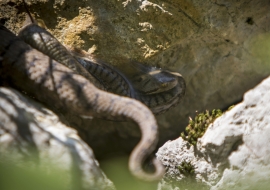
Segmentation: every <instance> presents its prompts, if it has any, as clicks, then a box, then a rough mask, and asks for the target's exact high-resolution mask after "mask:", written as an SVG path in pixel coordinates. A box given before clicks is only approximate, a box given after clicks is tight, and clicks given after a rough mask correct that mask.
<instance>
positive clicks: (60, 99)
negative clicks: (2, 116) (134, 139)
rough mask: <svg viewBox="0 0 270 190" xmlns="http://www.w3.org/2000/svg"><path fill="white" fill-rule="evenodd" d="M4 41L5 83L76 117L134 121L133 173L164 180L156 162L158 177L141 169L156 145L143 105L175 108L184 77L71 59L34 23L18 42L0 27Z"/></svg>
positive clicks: (0, 64) (0, 70)
mask: <svg viewBox="0 0 270 190" xmlns="http://www.w3.org/2000/svg"><path fill="white" fill-rule="evenodd" d="M0 36H1V38H2V39H1V40H0V74H1V76H2V77H1V78H2V79H4V80H6V81H8V83H9V84H11V85H13V86H14V87H15V88H17V89H20V90H23V91H25V92H27V93H28V94H29V95H32V96H34V97H36V98H37V99H38V100H40V101H41V102H47V103H48V102H50V104H54V106H55V107H56V108H59V109H67V110H69V111H71V112H73V113H74V114H78V115H84V116H95V117H102V118H109V119H111V118H118V119H119V118H120V119H123V118H129V119H131V120H133V121H135V122H136V123H137V124H138V126H139V127H140V130H141V133H142V137H141V140H140V142H139V143H138V145H137V146H136V147H135V148H134V150H133V151H132V153H131V156H130V159H129V168H130V171H131V173H132V174H133V175H134V176H136V177H138V178H140V179H143V180H149V181H152V180H158V179H160V178H161V177H162V176H163V174H164V167H163V165H162V164H161V163H160V162H159V161H158V160H157V159H156V158H154V159H153V160H152V162H153V165H154V167H155V172H154V173H146V172H145V171H144V170H143V168H142V165H143V163H144V162H145V160H146V159H147V157H148V156H149V154H151V153H152V152H153V150H154V149H155V146H156V144H157V141H158V130H157V124H156V120H155V117H154V116H153V114H152V112H151V111H150V110H149V109H148V108H147V107H146V106H145V105H147V106H148V107H149V108H150V109H151V110H152V111H153V112H154V113H156V114H158V113H162V112H164V111H166V110H168V109H169V108H170V107H172V106H174V105H176V104H177V103H178V102H179V100H180V99H181V97H182V96H183V95H184V92H185V82H184V79H183V78H182V76H181V75H180V74H178V73H172V72H169V71H163V70H160V69H153V68H152V67H146V66H143V65H138V64H135V67H136V68H139V72H138V73H139V74H138V75H136V76H132V77H130V78H128V77H127V76H125V75H124V74H122V72H120V71H118V70H117V69H115V68H112V67H110V66H108V65H106V64H100V63H96V62H94V61H93V60H91V59H90V58H87V57H84V56H78V55H77V56H76V55H72V54H71V53H70V52H69V51H67V50H66V48H65V47H64V46H62V45H61V44H60V43H59V42H58V41H57V40H56V39H55V38H54V37H53V36H52V35H51V34H50V33H48V32H47V31H46V30H45V29H43V28H40V27H39V26H38V25H36V24H30V25H28V26H26V27H25V28H23V29H22V30H21V32H20V33H19V37H16V36H15V35H14V34H13V33H12V32H10V31H9V30H8V29H6V28H5V27H4V26H2V25H0ZM22 39H23V40H24V41H25V42H26V43H25V42H24V41H23V40H22ZM28 44H30V45H31V46H33V47H30V46H29V45H28ZM153 84H156V85H153ZM106 91H107V92H106ZM110 92H112V93H113V94H112V93H110ZM119 95H121V96H119ZM124 96H126V97H124ZM129 97H131V98H134V99H131V98H129ZM135 99H138V100H140V101H141V102H143V103H144V104H145V105H143V104H142V103H140V102H139V101H137V100H135Z"/></svg>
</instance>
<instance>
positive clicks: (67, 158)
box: [0, 87, 115, 190]
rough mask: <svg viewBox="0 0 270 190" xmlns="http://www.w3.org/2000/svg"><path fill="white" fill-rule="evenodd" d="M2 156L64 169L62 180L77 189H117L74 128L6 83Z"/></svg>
mask: <svg viewBox="0 0 270 190" xmlns="http://www.w3.org/2000/svg"><path fill="white" fill-rule="evenodd" d="M0 158H1V159H0V160H1V161H2V162H3V160H7V161H8V162H11V163H13V164H12V165H15V166H24V165H26V163H28V162H29V163H30V165H31V166H35V167H36V168H45V169H46V171H54V169H55V168H58V169H61V170H62V171H63V172H62V174H63V175H64V177H63V178H64V180H63V181H64V182H65V183H66V184H67V186H70V185H73V186H74V187H76V188H75V189H80V187H81V188H82V189H92V188H98V189H104V190H105V189H106V190H113V189H115V188H114V186H113V184H112V182H111V181H110V180H109V179H108V178H107V177H106V176H105V174H104V173H103V172H102V171H101V169H100V168H99V164H98V162H97V160H96V159H95V157H94V154H93V152H92V150H91V149H90V148H89V147H88V145H87V144H86V143H85V142H83V141H82V140H81V139H80V137H79V136H78V135H77V132H76V131H75V130H74V129H72V128H70V127H68V126H66V125H64V124H63V123H62V122H61V121H60V120H59V118H58V116H57V115H55V114H54V113H53V112H51V111H50V110H48V109H46V108H44V107H43V106H42V105H40V104H38V103H36V102H34V101H33V100H30V99H28V98H25V97H24V96H23V95H21V94H20V93H19V92H17V91H15V90H12V89H8V88H3V87H1V88H0ZM9 180H11V179H9ZM13 181H14V180H13Z"/></svg>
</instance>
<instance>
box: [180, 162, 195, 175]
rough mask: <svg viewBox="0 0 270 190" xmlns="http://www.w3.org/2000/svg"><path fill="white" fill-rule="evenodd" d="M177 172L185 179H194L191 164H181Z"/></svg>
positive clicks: (193, 168) (193, 169)
mask: <svg viewBox="0 0 270 190" xmlns="http://www.w3.org/2000/svg"><path fill="white" fill-rule="evenodd" d="M178 169H179V172H180V173H181V174H183V175H184V176H186V177H194V176H195V167H194V166H193V165H192V164H191V162H186V161H184V162H182V163H181V165H179V166H178Z"/></svg>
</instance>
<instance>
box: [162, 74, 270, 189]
mask: <svg viewBox="0 0 270 190" xmlns="http://www.w3.org/2000/svg"><path fill="white" fill-rule="evenodd" d="M269 89H270V77H268V78H267V79H265V80H264V81H263V82H262V83H261V84H259V85H258V86H256V88H254V89H252V90H250V91H248V92H247V93H246V94H245V96H244V100H243V102H242V103H240V104H238V105H236V106H235V107H234V108H233V109H231V110H230V111H228V112H225V113H224V114H223V115H222V116H221V117H219V118H217V119H216V120H215V121H214V123H213V124H211V125H210V126H209V127H208V129H207V131H206V133H205V134H204V136H203V137H202V138H200V139H199V140H198V143H197V147H196V148H194V147H193V146H191V145H190V144H189V143H188V142H185V141H183V140H182V138H179V139H176V140H174V141H169V142H167V143H166V144H165V145H164V146H163V147H161V148H160V149H159V151H158V153H157V157H158V158H159V159H160V160H161V161H162V162H163V164H164V165H166V166H167V167H168V172H167V176H169V177H171V178H173V179H176V180H178V181H180V180H182V179H183V178H185V176H183V175H181V174H180V173H179V168H178V166H179V165H180V164H181V162H183V161H186V162H190V163H191V164H192V165H193V166H194V170H195V172H194V173H195V176H194V178H195V179H196V180H197V181H198V182H200V183H203V184H205V185H207V186H208V187H209V188H211V190H217V189H268V188H269V176H270V148H269V146H268V144H269V142H270V118H269V117H268V115H269V113H270V105H269V102H270V91H269ZM161 189H162V188H161ZM171 189H173V188H171Z"/></svg>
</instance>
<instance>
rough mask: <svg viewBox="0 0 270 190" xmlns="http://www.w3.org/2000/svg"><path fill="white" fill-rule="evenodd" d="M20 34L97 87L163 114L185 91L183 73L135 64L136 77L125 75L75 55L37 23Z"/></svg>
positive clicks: (155, 112)
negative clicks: (135, 100)
mask: <svg viewBox="0 0 270 190" xmlns="http://www.w3.org/2000/svg"><path fill="white" fill-rule="evenodd" d="M19 37H20V38H22V39H23V40H24V41H25V42H26V43H28V44H30V45H31V46H32V47H33V48H35V49H37V50H39V51H41V52H43V53H44V54H46V55H48V56H49V57H51V58H52V59H54V60H56V61H58V62H60V63H62V64H64V65H66V66H67V67H69V68H70V69H72V70H74V71H76V72H77V73H79V74H81V75H83V76H84V77H86V78H87V79H88V80H90V81H91V82H92V83H93V84H94V85H95V86H96V87H98V88H99V89H101V90H106V91H108V92H112V93H114V94H118V95H120V96H127V97H131V98H135V99H137V100H139V101H141V102H142V103H144V104H145V105H146V106H148V107H149V108H150V109H151V111H152V112H153V113H154V114H160V113H163V112H166V111H167V110H169V108H171V107H173V106H175V105H177V104H178V103H179V101H180V100H181V98H182V97H183V96H184V94H185V81H184V79H183V77H182V76H181V75H180V74H179V73H175V72H170V71H167V70H162V69H157V68H154V67H150V66H145V65H142V64H139V63H133V64H132V65H133V67H134V68H135V69H136V73H135V76H131V77H130V76H128V75H124V74H123V73H122V72H120V71H119V70H117V69H116V68H113V67H111V66H109V65H107V64H104V63H100V62H94V61H93V60H91V59H90V58H89V57H86V56H83V55H81V56H80V55H72V54H71V53H70V52H69V51H68V50H67V49H66V48H65V47H64V46H63V45H62V44H61V43H60V42H59V41H58V40H57V39H56V38H55V37H54V36H53V35H51V34H50V33H49V32H48V31H47V30H45V29H44V28H41V27H39V26H38V25H36V24H29V25H27V26H25V27H24V28H22V29H21V31H20V32H19Z"/></svg>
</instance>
